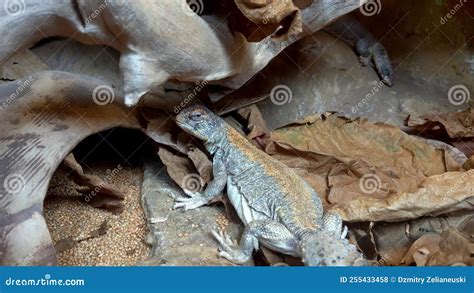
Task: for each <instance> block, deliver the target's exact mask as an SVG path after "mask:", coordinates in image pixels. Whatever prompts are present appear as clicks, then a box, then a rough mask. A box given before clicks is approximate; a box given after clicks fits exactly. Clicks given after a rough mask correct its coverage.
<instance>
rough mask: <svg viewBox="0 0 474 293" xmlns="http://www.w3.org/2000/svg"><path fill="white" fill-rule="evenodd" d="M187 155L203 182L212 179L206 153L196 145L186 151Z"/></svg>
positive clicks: (210, 164)
mask: <svg viewBox="0 0 474 293" xmlns="http://www.w3.org/2000/svg"><path fill="white" fill-rule="evenodd" d="M187 155H188V157H189V158H190V159H191V161H192V162H193V164H194V166H195V167H196V169H197V170H198V172H199V175H201V178H202V179H203V180H204V182H206V183H207V182H209V181H211V179H212V162H211V160H209V158H208V157H207V155H206V153H204V152H203V151H201V150H200V149H199V148H197V147H193V148H192V150H191V151H189V152H188V153H187Z"/></svg>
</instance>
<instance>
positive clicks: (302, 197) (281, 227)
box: [175, 105, 365, 265]
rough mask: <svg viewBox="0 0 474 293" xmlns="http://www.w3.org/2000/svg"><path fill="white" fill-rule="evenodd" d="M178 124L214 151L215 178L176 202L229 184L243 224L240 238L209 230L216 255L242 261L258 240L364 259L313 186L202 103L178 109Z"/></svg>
mask: <svg viewBox="0 0 474 293" xmlns="http://www.w3.org/2000/svg"><path fill="white" fill-rule="evenodd" d="M176 122H177V124H178V125H179V126H180V127H181V128H182V129H183V130H185V131H186V132H188V133H190V134H191V135H193V136H195V137H197V138H199V139H201V140H203V141H204V144H205V146H206V148H207V150H208V151H209V153H210V154H211V155H212V156H213V175H214V178H213V180H212V181H211V182H209V184H208V186H207V187H206V189H205V190H204V192H203V193H193V192H189V191H185V192H186V194H187V195H188V196H189V198H178V199H176V201H177V203H176V204H175V208H183V209H184V210H187V209H194V208H198V207H200V206H202V205H205V204H208V203H209V202H210V201H212V199H214V198H215V197H217V196H219V195H220V194H221V193H222V191H223V190H224V189H225V188H226V187H227V196H228V198H229V200H230V202H231V203H232V205H233V206H234V208H235V210H236V211H237V214H238V215H239V217H240V219H241V220H242V222H243V223H244V224H245V227H246V229H245V231H244V233H243V235H242V239H241V241H240V243H239V244H237V243H236V242H235V241H233V240H232V239H230V238H229V237H228V236H227V235H225V234H224V233H220V234H219V233H218V232H216V231H213V235H214V236H215V238H216V239H217V241H218V242H219V244H220V248H221V252H220V255H221V256H223V257H225V258H227V259H229V260H230V261H232V262H234V263H240V264H241V263H245V262H247V261H248V260H249V259H250V258H251V257H252V253H253V251H254V250H255V249H257V248H258V245H259V243H260V244H262V245H264V246H266V247H268V248H270V249H272V250H275V251H278V252H281V253H285V254H289V255H293V256H298V257H302V259H303V262H304V263H305V264H307V265H353V264H365V260H364V259H363V257H362V255H361V254H360V253H359V252H358V251H357V249H356V247H355V246H354V245H352V244H350V243H349V242H348V241H347V240H346V239H344V238H345V234H346V232H347V231H346V232H344V231H343V229H342V227H343V225H342V220H341V219H340V217H339V216H338V215H335V214H329V213H327V214H324V211H323V206H322V203H321V200H320V198H319V196H318V195H317V193H316V191H314V190H313V189H312V188H311V186H310V185H309V184H308V183H306V181H304V180H303V179H302V178H301V177H300V176H298V175H297V174H296V173H295V172H294V171H293V170H292V169H290V168H289V167H287V166H286V165H284V164H283V163H281V162H280V161H278V160H276V159H274V158H272V157H270V156H269V155H267V154H265V153H264V152H262V151H260V150H259V149H257V148H256V147H255V146H253V145H252V144H251V143H250V142H249V141H248V140H247V139H246V138H245V137H243V136H242V135H240V134H239V133H238V132H237V131H236V130H235V129H234V128H232V127H231V126H229V125H228V124H226V123H225V121H224V120H223V119H221V118H220V117H218V116H217V115H215V114H214V113H212V112H211V111H210V110H208V109H207V108H205V107H204V106H200V105H195V106H191V107H188V108H186V109H184V110H183V111H181V113H180V114H179V115H178V116H177V117H176Z"/></svg>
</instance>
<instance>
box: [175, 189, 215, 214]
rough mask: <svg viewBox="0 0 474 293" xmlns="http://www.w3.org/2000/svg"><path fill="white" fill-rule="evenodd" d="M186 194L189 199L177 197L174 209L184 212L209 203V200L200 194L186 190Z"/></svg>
mask: <svg viewBox="0 0 474 293" xmlns="http://www.w3.org/2000/svg"><path fill="white" fill-rule="evenodd" d="M183 191H184V193H185V194H186V195H187V196H189V197H177V198H175V204H174V205H173V209H174V210H175V209H183V211H187V210H193V209H196V208H199V207H201V206H203V205H206V204H207V203H208V200H207V198H206V197H205V196H203V195H202V194H201V193H199V192H192V191H190V190H187V189H184V190H183Z"/></svg>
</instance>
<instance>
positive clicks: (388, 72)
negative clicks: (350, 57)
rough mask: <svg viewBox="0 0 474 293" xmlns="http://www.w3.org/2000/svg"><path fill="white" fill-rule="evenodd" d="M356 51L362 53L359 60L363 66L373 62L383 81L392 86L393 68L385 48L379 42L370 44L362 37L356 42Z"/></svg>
mask: <svg viewBox="0 0 474 293" xmlns="http://www.w3.org/2000/svg"><path fill="white" fill-rule="evenodd" d="M356 51H357V52H358V53H359V54H360V56H359V60H360V63H362V65H363V66H368V65H369V64H370V63H373V65H374V67H375V69H376V71H377V73H378V75H379V76H380V78H381V79H382V81H383V83H385V84H386V85H388V86H392V77H393V69H392V64H391V63H390V58H389V57H388V54H387V51H386V50H385V48H384V47H383V46H382V45H381V44H380V43H378V42H376V43H375V44H373V45H371V46H370V45H369V42H368V41H367V40H366V39H364V38H361V39H359V40H358V41H357V43H356Z"/></svg>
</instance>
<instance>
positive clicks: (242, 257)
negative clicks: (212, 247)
mask: <svg viewBox="0 0 474 293" xmlns="http://www.w3.org/2000/svg"><path fill="white" fill-rule="evenodd" d="M211 233H212V235H213V236H214V238H215V239H216V240H217V242H219V256H220V257H223V258H226V259H227V260H229V261H231V262H233V263H235V264H244V263H246V262H248V261H249V260H250V258H251V256H248V255H246V254H245V253H243V251H242V249H241V248H240V246H239V244H238V243H237V241H235V240H232V239H231V238H230V237H229V235H227V234H226V233H225V232H223V231H217V230H215V229H213V230H211Z"/></svg>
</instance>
